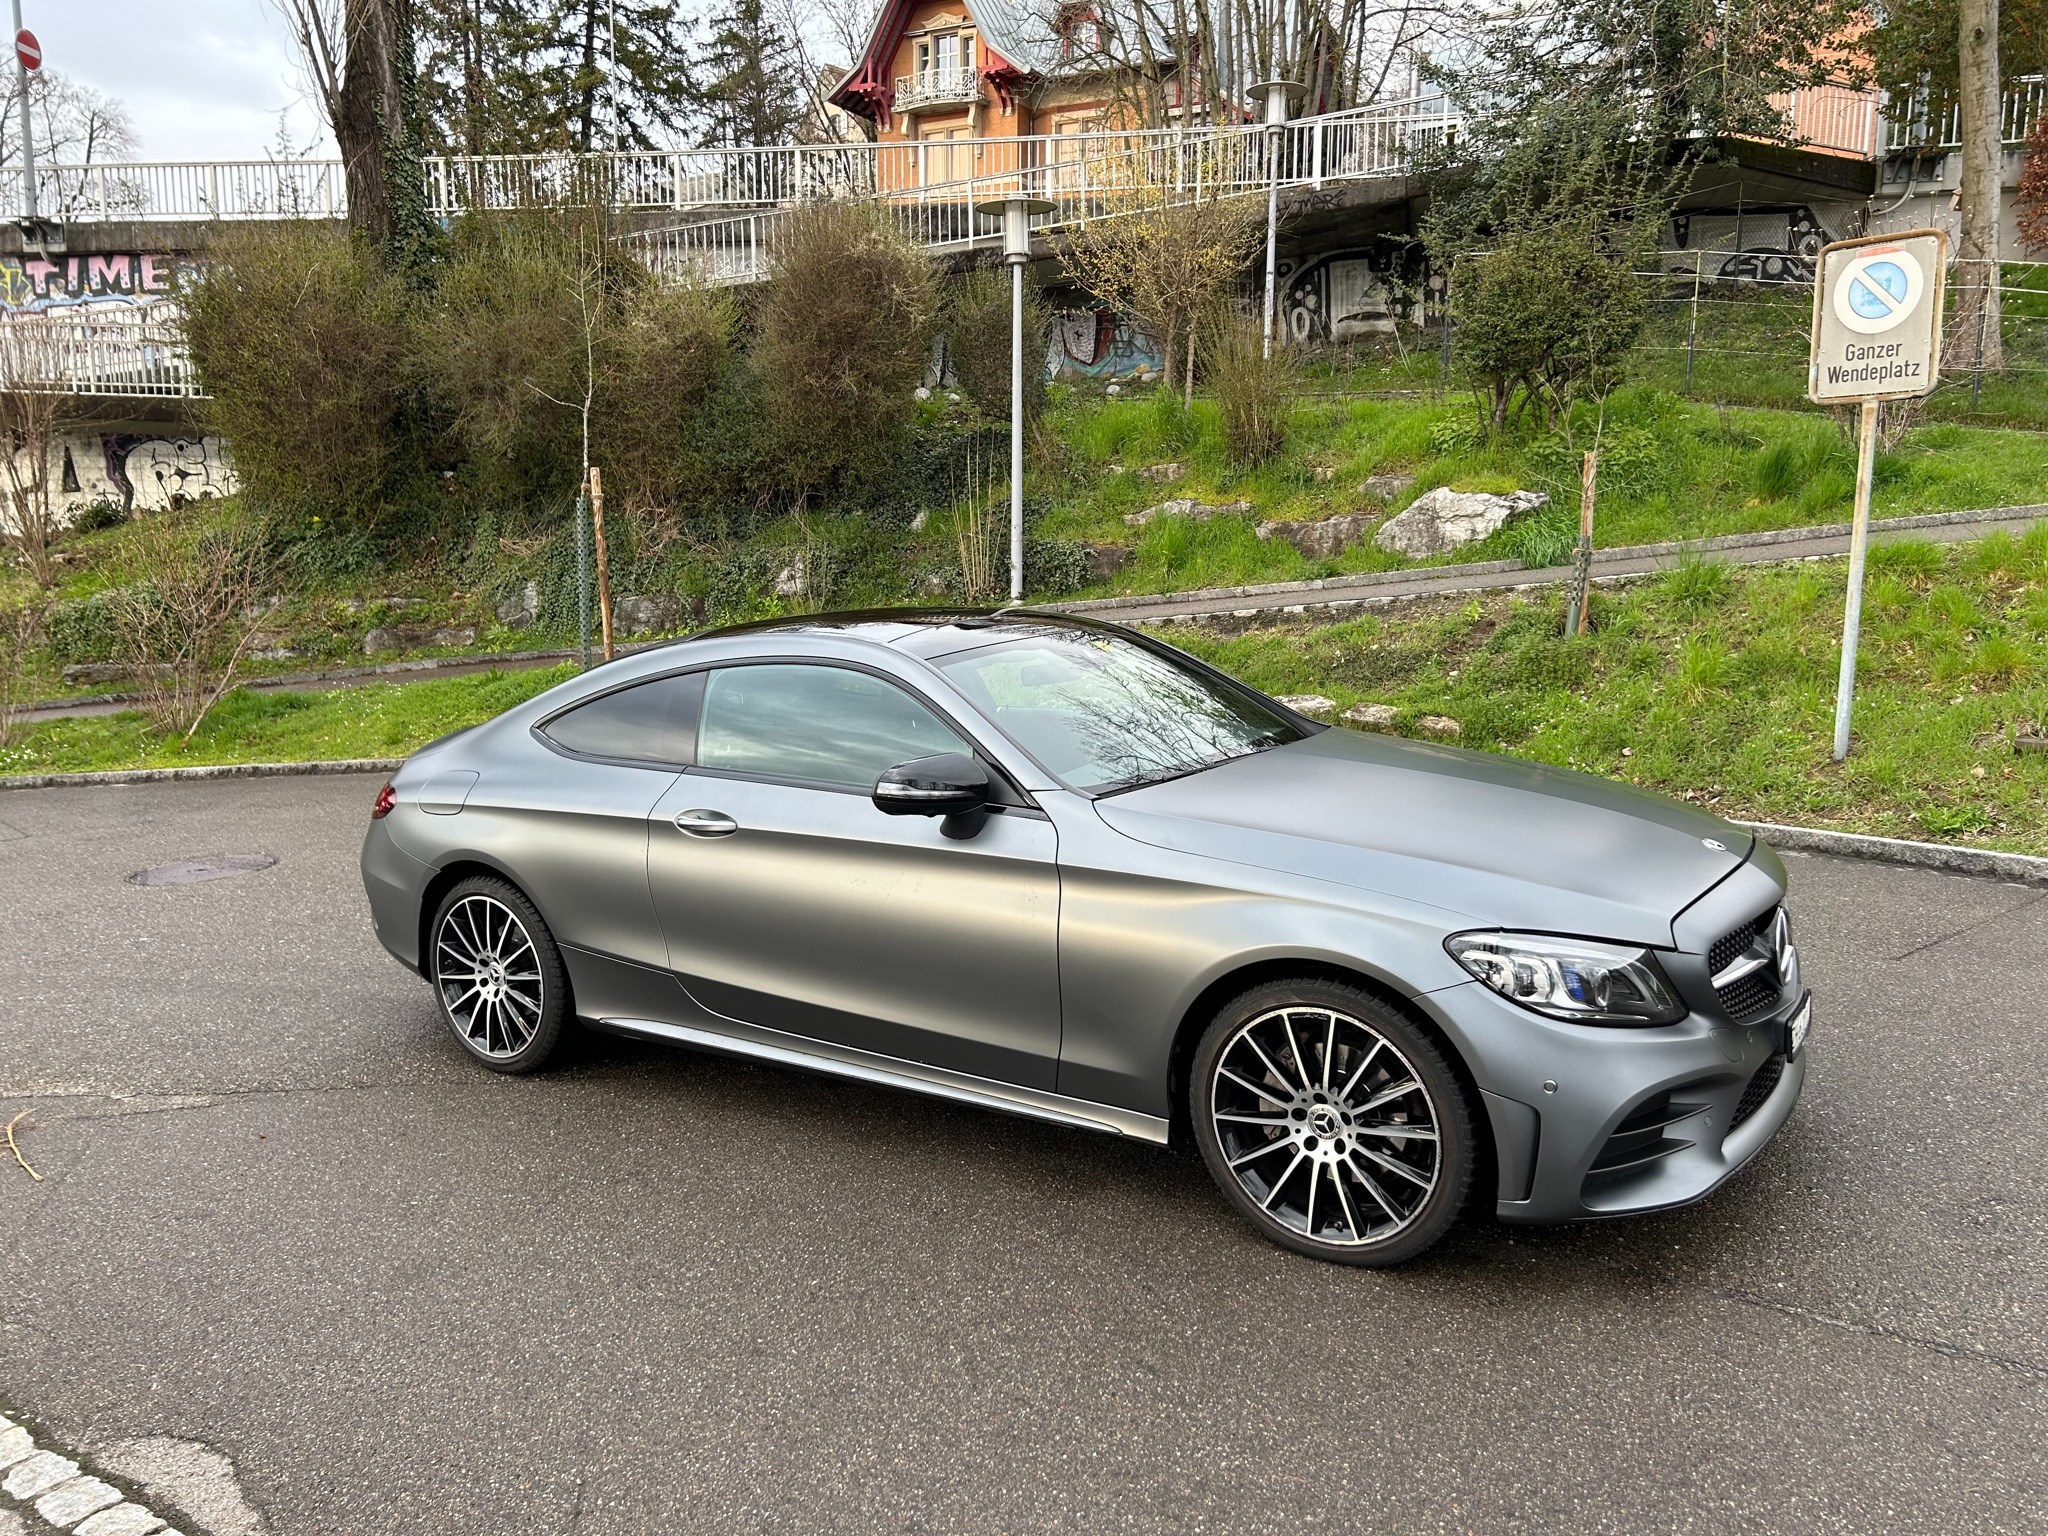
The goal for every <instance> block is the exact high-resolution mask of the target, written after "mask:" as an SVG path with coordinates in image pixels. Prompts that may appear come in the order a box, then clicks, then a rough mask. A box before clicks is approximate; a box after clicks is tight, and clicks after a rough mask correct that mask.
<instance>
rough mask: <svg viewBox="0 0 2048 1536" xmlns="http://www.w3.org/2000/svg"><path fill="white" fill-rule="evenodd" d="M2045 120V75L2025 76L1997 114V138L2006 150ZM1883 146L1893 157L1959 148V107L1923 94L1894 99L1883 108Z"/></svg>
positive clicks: (2008, 93) (2047, 103) (2047, 98)
mask: <svg viewBox="0 0 2048 1536" xmlns="http://www.w3.org/2000/svg"><path fill="white" fill-rule="evenodd" d="M2044 116H2048V75H2027V76H2025V77H2023V78H2022V79H2020V80H2019V81H2018V82H2017V83H2016V84H2015V85H2013V86H2012V88H2011V89H2009V90H2008V91H2006V93H2005V96H2004V99H2003V101H2002V103H2001V105H2000V112H1999V118H2000V123H1999V132H2000V136H2001V137H2003V138H2004V140H2005V142H2006V144H2007V146H2008V147H2011V146H2014V145H2018V144H2020V143H2023V142H2024V141H2025V140H2026V138H2027V135H2028V134H2030V133H2032V132H2033V130H2034V124H2036V123H2038V122H2039V121H2041V119H2042V118H2043V117H2044ZM1884 142H1885V148H1886V149H1888V150H1890V151H1892V152H1893V153H1897V152H1899V151H1902V150H1913V149H1936V150H1948V149H1957V148H1960V147H1961V145H1962V142H1963V132H1962V107H1961V105H1960V103H1958V102H1956V101H1955V100H1953V99H1947V100H1940V101H1930V100H1929V99H1928V98H1927V96H1926V95H1925V94H1924V93H1916V94H1914V95H1912V96H1904V97H1899V96H1895V97H1893V98H1892V99H1891V100H1890V101H1889V102H1887V103H1886V104H1885V136H1884Z"/></svg>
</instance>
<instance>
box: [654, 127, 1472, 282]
mask: <svg viewBox="0 0 2048 1536" xmlns="http://www.w3.org/2000/svg"><path fill="white" fill-rule="evenodd" d="M1458 127H1459V120H1458V119H1457V118H1456V117H1455V116H1453V115H1450V114H1449V113H1448V112H1447V110H1446V109H1445V104H1444V102H1443V99H1442V98H1441V97H1430V98H1423V99H1418V100H1415V101H1404V102H1390V103H1382V104H1380V105H1376V106H1370V107H1355V108H1352V109H1349V110H1347V111H1343V112H1332V113H1326V114H1323V115H1321V116H1318V117H1310V118H1302V119H1300V120H1298V121H1296V122H1292V123H1289V124H1287V125H1286V126H1285V127H1284V128H1282V129H1279V130H1277V132H1274V133H1273V136H1272V138H1271V139H1269V138H1268V133H1269V130H1267V129H1266V128H1265V127H1264V126H1263V125H1261V124H1256V123H1239V124H1229V125H1226V126H1223V127H1219V128H1214V129H1209V130H1195V131H1190V130H1187V129H1153V130H1143V131H1137V130H1134V131H1130V132H1122V133H1114V132H1105V133H1085V134H1056V135H1043V136H1038V137H1027V138H1014V139H990V140H984V141H981V143H980V145H979V146H977V151H976V157H975V159H973V160H971V161H963V162H960V164H963V165H970V166H974V167H976V170H975V172H974V173H973V174H969V175H964V176H958V177H956V178H953V179H950V180H923V179H906V180H904V181H903V182H901V183H898V184H895V185H884V186H883V187H882V188H880V189H879V190H878V192H877V194H876V195H877V196H878V197H879V199H880V200H881V201H882V202H883V203H884V204H885V205H886V206H887V207H888V209H889V211H890V214H891V216H892V217H893V218H894V219H895V221H896V223H897V225H898V227H899V228H901V229H902V230H903V231H904V233H905V234H906V235H908V236H909V237H910V238H911V239H912V240H913V241H914V242H916V243H917V244H919V245H921V246H924V247H926V248H928V249H930V250H932V251H934V252H949V251H959V250H967V249H972V248H973V247H975V246H976V245H978V244H982V243H987V244H990V245H994V244H996V243H997V241H998V239H999V235H998V232H997V229H996V224H995V221H994V220H993V219H990V218H988V217H986V216H983V215H978V214H976V212H975V211H974V210H975V206H976V205H977V204H980V203H986V202H993V201H996V200H998V199H1002V198H1008V197H1029V198H1036V199H1040V200H1042V201H1044V202H1046V203H1048V204H1049V205H1050V206H1049V207H1048V208H1047V209H1046V210H1045V211H1042V212H1039V213H1035V214H1033V215H1032V216H1031V228H1032V230H1033V232H1034V234H1044V233H1049V232H1051V231H1054V230H1057V229H1061V228H1064V227H1066V226H1069V225H1078V224H1085V223H1086V222H1087V221H1088V220H1089V219H1091V218H1103V217H1111V216H1114V215H1116V214H1118V213H1122V212H1127V211H1130V209H1131V206H1132V198H1133V195H1134V194H1136V195H1140V196H1141V197H1142V198H1143V199H1145V200H1146V201H1148V202H1156V203H1163V204H1171V203H1174V202H1178V201H1183V200H1193V199H1199V198H1203V197H1208V196H1213V195H1216V194H1219V193H1221V194H1225V195H1228V194H1241V193H1253V192H1263V191H1264V190H1265V189H1266V187H1267V185H1268V182H1269V180H1272V181H1277V183H1278V184H1279V186H1280V187H1281V188H1282V189H1283V190H1295V189H1302V188H1320V187H1324V186H1327V185H1330V184H1333V183H1343V182H1355V181H1367V180H1375V179H1382V178H1395V177H1403V176H1407V175H1409V174H1411V173H1412V172H1413V171H1414V170H1415V169H1416V164H1417V160H1418V157H1419V156H1420V155H1421V154H1423V153H1425V152H1427V151H1428V150H1431V149H1434V148H1436V147H1438V146H1441V145H1444V144H1447V143H1449V142H1450V141H1451V140H1453V139H1454V138H1455V137H1456V135H1457V132H1458ZM931 147H932V148H934V149H938V148H951V147H953V146H949V145H947V146H942V145H938V144H934V145H932V146H931ZM967 147H968V146H966V145H963V146H960V148H962V149H963V150H964V149H966V148H967ZM1269 153H1270V154H1271V156H1272V157H1273V158H1272V165H1271V169H1270V170H1269V168H1268V158H1267V157H1268V155H1269ZM991 162H994V163H993V164H991ZM917 169H919V170H920V171H929V170H930V169H931V163H930V162H929V161H928V162H927V163H925V164H923V165H920V166H919V167H917ZM786 211H787V210H786V209H775V210H768V211H763V212H759V213H750V214H747V215H744V216H740V217H735V218H724V219H718V218H713V219H701V220H693V221H691V222H689V223H686V224H678V225H675V226H672V227H669V228H666V229H655V230H648V231H645V232H642V233H639V234H635V235H632V236H629V237H628V243H629V244H630V245H632V246H633V247H634V248H635V249H636V250H637V251H638V252H639V253H640V255H641V256H642V258H643V259H644V260H645V261H646V262H647V264H648V265H649V266H650V267H651V268H653V270H654V271H655V272H656V273H657V274H658V275H659V276H661V277H663V278H665V279H667V280H670V281H676V282H680V281H685V280H693V281H697V282H704V283H713V284H727V283H747V282H755V281H758V280H759V279H761V278H762V277H764V276H766V275H767V267H768V248H769V244H770V241H771V239H772V233H773V230H774V228H775V225H776V223H777V222H778V221H779V220H780V219H781V218H782V217H783V216H784V214H785V213H786Z"/></svg>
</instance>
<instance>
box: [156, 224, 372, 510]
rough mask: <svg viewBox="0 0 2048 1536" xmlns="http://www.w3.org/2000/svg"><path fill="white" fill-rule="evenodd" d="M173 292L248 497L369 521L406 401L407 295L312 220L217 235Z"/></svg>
mask: <svg viewBox="0 0 2048 1536" xmlns="http://www.w3.org/2000/svg"><path fill="white" fill-rule="evenodd" d="M205 256H206V260H205V263H204V265H203V266H202V267H201V268H200V271H199V275H198V276H197V277H195V278H193V279H192V280H190V281H189V282H187V283H185V284H184V285H183V286H182V287H181V289H180V293H179V298H180V302H181V313H182V316H183V319H182V322H181V323H182V325H183V327H184V331H185V338H186V341H187V344H188V345H189V347H190V349H191V353H192V358H193V361H194V362H195V363H196V364H197V365H198V369H199V376H200V379H201V380H202V382H203V383H204V384H205V386H206V389H207V391H208V394H209V395H210V396H211V398H210V399H209V400H207V401H206V402H205V404H204V412H205V421H206V425H207V427H208V429H209V430H211V431H214V432H217V433H219V434H220V435H221V436H222V437H224V438H225V439H227V442H228V445H229V448H230V451H231V452H232V453H233V454H234V460H235V473H236V475H237V477H238V478H239V479H240V481H241V484H242V486H243V488H244V490H245V491H246V492H247V494H248V495H249V497H250V498H251V499H252V500H253V501H254V502H256V503H257V504H259V505H264V506H267V507H272V508H279V509H303V508H306V507H311V506H318V507H320V508H321V509H323V510H324V511H326V512H327V513H328V514H329V515H330V516H339V517H343V518H348V519H351V520H356V521H360V522H363V523H365V524H371V525H374V524H375V523H376V522H377V521H379V520H380V519H381V517H382V516H383V514H384V512H385V510H386V508H387V506H388V504H389V502H390V500H391V494H392V481H393V479H394V478H395V477H396V476H398V475H402V474H403V472H404V469H405V466H404V465H403V464H402V463H399V462H394V443H395V441H396V439H397V437H398V420H399V415H400V411H401V408H402V405H403V402H404V399H405V395H406V382H405V380H406V369H405V359H406V356H407V353H408V350H409V342H408V336H407V324H408V314H407V298H406V294H405V291H404V289H403V288H402V287H401V286H400V285H399V284H398V283H397V282H396V281H395V280H394V279H392V278H391V277H389V276H387V275H386V274H385V273H384V272H383V271H382V270H381V269H380V268H379V266H378V264H377V261H376V259H375V257H374V256H373V255H372V254H371V252H370V251H369V250H367V249H366V248H365V247H363V246H362V245H360V244H359V243H357V242H355V241H352V240H350V239H349V238H348V236H347V235H346V234H345V233H344V232H343V231H341V230H340V229H339V228H337V227H335V226H332V225H329V224H326V223H324V222H320V221H314V220H305V221H299V220H292V221H286V222H279V223H274V224H246V225H229V226H226V227H225V228H224V229H223V231H222V232H221V233H220V234H218V235H217V236H215V237H214V238H213V239H212V240H211V241H210V242H209V243H208V245H207V248H206V252H205Z"/></svg>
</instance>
